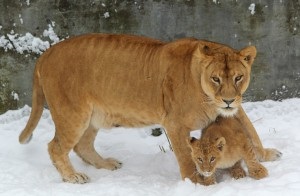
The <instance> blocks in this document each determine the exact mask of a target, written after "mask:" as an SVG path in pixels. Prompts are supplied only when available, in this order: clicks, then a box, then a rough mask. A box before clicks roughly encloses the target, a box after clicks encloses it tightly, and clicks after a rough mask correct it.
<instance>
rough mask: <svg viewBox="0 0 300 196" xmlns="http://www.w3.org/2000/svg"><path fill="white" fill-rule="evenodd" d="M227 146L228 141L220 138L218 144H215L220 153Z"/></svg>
mask: <svg viewBox="0 0 300 196" xmlns="http://www.w3.org/2000/svg"><path fill="white" fill-rule="evenodd" d="M225 144H226V140H225V138H224V137H220V138H218V139H217V140H216V143H215V145H216V147H217V148H218V149H219V150H220V151H222V150H223V147H224V146H225Z"/></svg>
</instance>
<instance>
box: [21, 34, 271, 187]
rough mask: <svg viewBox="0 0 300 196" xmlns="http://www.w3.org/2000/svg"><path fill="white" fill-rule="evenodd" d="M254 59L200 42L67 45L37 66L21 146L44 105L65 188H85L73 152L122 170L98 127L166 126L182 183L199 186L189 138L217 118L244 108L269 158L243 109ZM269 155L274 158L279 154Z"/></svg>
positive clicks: (98, 38) (114, 39) (101, 37)
mask: <svg viewBox="0 0 300 196" xmlns="http://www.w3.org/2000/svg"><path fill="white" fill-rule="evenodd" d="M255 56H256V49H255V47H253V46H250V47H247V48H245V49H243V50H241V51H236V50H233V49H231V48H229V47H227V46H224V45H221V44H217V43H212V42H208V41H202V40H196V39H181V40H178V41H174V42H170V43H164V42H161V41H158V40H153V39H149V38H144V37H138V36H129V35H105V34H89V35H83V36H78V37H74V38H71V39H67V40H65V41H63V42H60V43H58V44H56V45H54V46H53V47H51V48H50V49H48V50H47V51H46V52H45V53H44V54H43V55H42V56H41V57H40V58H39V59H38V61H37V64H36V67H35V72H34V83H33V99H32V113H31V116H30V119H29V121H28V123H27V125H26V127H25V129H24V130H23V132H22V133H21V135H20V138H19V140H20V142H21V143H26V142H27V141H28V140H29V138H30V136H31V134H32V132H33V130H34V128H35V127H36V125H37V123H38V121H39V118H40V116H41V113H42V110H43V104H44V102H45V101H46V102H47V103H48V106H49V109H50V112H51V115H52V118H53V121H54V123H55V129H56V132H55V137H54V138H53V140H52V141H51V142H50V143H49V154H50V157H51V159H52V161H53V164H54V165H55V166H56V168H57V169H58V171H59V173H60V174H61V176H62V178H63V180H64V181H67V182H73V183H85V182H87V181H88V177H87V176H86V175H85V174H82V173H77V172H76V171H75V170H74V169H73V167H72V165H71V163H70V160H69V157H68V153H69V152H70V151H71V150H72V149H74V150H75V152H76V153H77V154H78V155H79V156H80V157H81V158H82V159H83V160H84V161H86V162H87V163H90V164H92V165H94V166H95V167H96V168H106V169H111V170H113V169H117V168H120V167H121V164H120V162H119V161H117V160H115V159H111V158H109V159H104V158H102V157H101V156H100V155H99V154H98V153H97V152H96V151H95V149H94V140H95V137H96V134H97V130H98V129H99V128H112V127H115V126H124V127H138V126H144V125H150V124H161V125H162V126H164V127H165V128H166V130H167V134H168V136H169V138H170V140H171V143H172V145H173V149H174V152H175V155H176V157H177V160H178V163H179V166H180V172H181V176H182V178H186V177H188V178H191V180H192V181H193V182H196V181H197V179H195V178H193V175H192V174H193V168H194V163H193V161H192V159H191V157H190V156H189V148H188V146H187V145H186V142H185V140H186V139H187V138H188V135H189V132H190V131H191V130H194V129H199V128H203V127H205V126H207V125H208V124H209V123H210V122H212V121H214V120H215V118H216V117H217V116H218V115H219V114H222V115H225V116H226V115H229V116H230V115H234V114H235V113H236V111H237V108H239V110H238V114H237V115H238V116H239V117H240V118H241V119H242V121H243V122H244V123H245V124H246V126H247V127H249V130H248V132H249V135H250V137H251V138H252V139H253V140H254V141H253V142H254V143H255V146H256V148H257V152H258V153H257V154H258V155H259V156H261V157H262V159H263V158H264V156H265V150H264V149H263V147H262V145H261V142H260V140H259V138H258V136H257V134H256V131H255V129H254V128H253V127H252V125H251V123H250V121H249V119H248V118H247V116H246V115H245V113H244V112H243V110H242V108H241V107H240V103H241V101H242V97H241V96H242V94H243V93H244V91H245V90H246V88H247V86H248V84H249V78H250V70H251V64H252V63H253V60H254V58H255ZM239 76H242V77H241V78H239V79H240V80H239V81H237V79H236V78H237V77H239ZM213 77H215V78H216V77H218V78H219V79H220V83H218V82H216V81H213ZM231 100H234V101H233V102H232V103H229V102H228V101H231ZM224 101H226V102H228V103H229V104H227V103H225V102H224ZM227 106H228V107H227ZM226 107H227V108H226ZM268 152H270V156H271V157H272V156H273V157H276V156H274V155H275V154H276V153H277V151H276V150H269V151H268Z"/></svg>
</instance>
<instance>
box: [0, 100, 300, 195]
mask: <svg viewBox="0 0 300 196" xmlns="http://www.w3.org/2000/svg"><path fill="white" fill-rule="evenodd" d="M243 107H244V109H245V111H246V113H247V114H248V116H249V117H250V119H251V121H252V122H253V124H254V126H255V127H256V129H257V131H258V134H259V136H260V138H261V140H262V142H263V144H264V146H265V147H271V148H277V149H278V150H280V151H281V152H282V153H283V157H282V158H281V160H279V161H275V162H264V163H263V165H264V166H265V167H266V168H267V169H268V170H269V176H268V177H266V178H264V179H262V180H254V179H252V178H250V177H246V178H243V179H239V180H233V179H231V178H230V176H229V175H227V174H226V173H224V175H220V176H218V180H219V183H218V184H216V185H212V186H208V187H205V186H202V185H194V184H193V183H191V182H190V181H189V180H185V181H182V180H181V179H180V175H179V171H178V165H177V162H176V159H175V156H174V154H173V152H172V151H170V148H169V144H168V141H167V139H166V136H165V135H164V134H163V135H161V136H159V137H153V136H151V135H150V133H151V131H150V130H151V127H146V128H140V129H124V128H117V129H112V130H100V131H99V134H98V136H97V138H96V142H95V147H96V149H97V150H98V151H99V152H101V154H102V155H103V156H104V157H114V158H117V159H119V160H120V161H122V162H123V167H122V168H121V169H119V170H116V171H108V170H104V169H99V170H97V169H95V168H94V167H92V166H90V165H87V164H85V163H84V162H83V161H81V160H80V159H79V158H78V157H77V156H76V155H75V154H74V153H73V152H72V153H70V159H71V161H72V163H73V165H74V167H75V168H76V169H77V170H78V171H80V172H84V173H86V174H87V175H89V177H90V178H91V182H90V183H87V184H84V185H77V184H69V183H64V182H62V180H61V178H60V176H59V174H58V172H57V171H56V169H55V168H54V166H53V165H52V164H51V162H50V159H49V155H48V152H47V143H48V142H50V141H51V139H52V137H53V135H54V124H53V121H52V119H51V115H50V113H49V111H48V110H46V109H45V110H44V112H43V115H42V118H41V120H40V122H39V124H38V127H37V128H36V130H35V132H34V136H33V139H32V140H31V142H30V143H29V144H27V145H21V144H19V143H18V135H19V133H20V132H21V130H22V129H23V128H24V126H25V124H26V122H27V120H28V118H29V114H30V109H31V108H30V107H28V106H25V107H23V108H21V109H19V110H15V111H8V112H6V113H5V114H2V115H0V149H1V151H0V195H1V196H2V195H9V196H11V195H30V196H32V195H39V196H40V195H41V196H43V195H58V196H59V195H64V196H65V195H66V196H68V195H70V196H71V195H72V196H73V195H97V196H99V195H100V196H101V195H105V196H111V195H126V196H127V195H130V196H141V195H148V196H157V195H164V196H183V195H188V196H190V195H192V196H193V195H222V196H226V195H243V196H244V195H246V196H247V195H256V196H260V195H263V196H268V195H272V196H274V195H275V196H276V195H289V196H294V195H300V167H299V162H300V153H299V152H300V131H299V128H300V99H299V98H294V99H287V100H283V101H282V102H275V101H271V100H266V101H262V102H248V103H244V104H243ZM194 134H195V133H194ZM160 146H163V147H164V149H165V150H166V152H162V151H161V150H160Z"/></svg>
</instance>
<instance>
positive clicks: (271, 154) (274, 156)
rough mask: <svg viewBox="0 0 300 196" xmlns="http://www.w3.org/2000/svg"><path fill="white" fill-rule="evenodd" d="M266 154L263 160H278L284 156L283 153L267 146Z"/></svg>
mask: <svg viewBox="0 0 300 196" xmlns="http://www.w3.org/2000/svg"><path fill="white" fill-rule="evenodd" d="M264 150H265V156H264V159H263V160H261V161H276V160H279V159H280V158H281V156H282V153H281V152H280V151H278V150H276V149H274V148H265V149H264Z"/></svg>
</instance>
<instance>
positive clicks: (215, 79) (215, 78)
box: [211, 77, 220, 84]
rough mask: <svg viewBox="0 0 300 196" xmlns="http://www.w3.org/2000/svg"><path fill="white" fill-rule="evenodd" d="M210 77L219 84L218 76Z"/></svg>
mask: <svg viewBox="0 0 300 196" xmlns="http://www.w3.org/2000/svg"><path fill="white" fill-rule="evenodd" d="M211 79H212V80H213V81H214V82H215V83H218V84H220V78H218V77H212V78H211Z"/></svg>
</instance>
